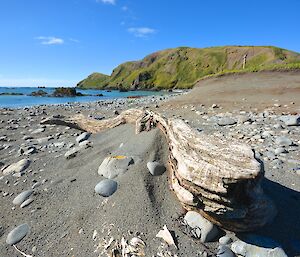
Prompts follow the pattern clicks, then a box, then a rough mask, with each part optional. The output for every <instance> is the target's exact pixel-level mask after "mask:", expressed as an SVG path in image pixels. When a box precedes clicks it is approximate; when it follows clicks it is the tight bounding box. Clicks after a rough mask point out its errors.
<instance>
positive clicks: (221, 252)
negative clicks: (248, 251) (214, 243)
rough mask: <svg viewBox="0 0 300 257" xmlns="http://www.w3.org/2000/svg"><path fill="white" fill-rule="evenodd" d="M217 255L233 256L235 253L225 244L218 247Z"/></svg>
mask: <svg viewBox="0 0 300 257" xmlns="http://www.w3.org/2000/svg"><path fill="white" fill-rule="evenodd" d="M217 257H235V254H234V253H233V252H232V251H231V249H230V248H229V247H228V246H226V245H221V246H219V248H218V252H217Z"/></svg>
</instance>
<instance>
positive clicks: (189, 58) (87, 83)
mask: <svg viewBox="0 0 300 257" xmlns="http://www.w3.org/2000/svg"><path fill="white" fill-rule="evenodd" d="M245 55H246V64H245V69H243V62H244V56H245ZM299 66H300V54H298V53H295V52H291V51H288V50H285V49H281V48H278V47H272V46H226V47H211V48H202V49H201V48H188V47H179V48H174V49H167V50H163V51H159V52H156V53H153V54H150V55H148V56H146V57H145V58H144V59H142V60H140V61H132V62H126V63H123V64H121V65H119V66H118V67H116V68H115V69H114V70H113V72H112V74H111V76H110V77H105V79H104V77H101V76H100V78H99V79H97V78H96V77H95V75H94V74H95V73H94V74H92V75H90V76H89V77H88V78H87V79H85V80H83V81H81V82H80V83H79V84H78V86H79V87H83V88H88V87H91V85H93V87H97V88H104V87H110V88H126V89H154V88H155V89H168V88H191V87H192V86H193V85H194V84H195V83H196V82H197V81H198V80H199V79H201V78H203V77H207V76H211V75H215V74H225V73H228V72H231V73H232V72H240V71H260V70H264V69H273V68H274V69H276V67H281V69H284V68H285V67H287V68H299Z"/></svg>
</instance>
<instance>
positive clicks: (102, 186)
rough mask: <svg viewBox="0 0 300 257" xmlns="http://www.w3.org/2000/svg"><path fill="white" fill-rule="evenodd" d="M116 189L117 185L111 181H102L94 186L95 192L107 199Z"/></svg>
mask: <svg viewBox="0 0 300 257" xmlns="http://www.w3.org/2000/svg"><path fill="white" fill-rule="evenodd" d="M117 189H118V183H117V182H116V181H114V180H112V179H104V180H102V181H101V182H99V183H98V184H97V185H96V186H95V192H96V193H97V194H99V195H101V196H104V197H108V196H111V195H112V194H114V193H115V192H116V191H117Z"/></svg>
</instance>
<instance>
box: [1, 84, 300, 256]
mask: <svg viewBox="0 0 300 257" xmlns="http://www.w3.org/2000/svg"><path fill="white" fill-rule="evenodd" d="M209 86H210V88H211V85H209ZM217 87H219V86H218V85H217ZM198 90H200V88H198V89H195V90H193V91H191V92H190V93H189V94H180V95H178V94H177V95H173V96H170V95H165V96H147V97H143V98H134V99H126V98H120V99H117V100H113V99H110V100H101V101H97V102H89V103H70V104H58V105H44V106H33V107H29V108H19V109H6V110H4V109H1V111H0V124H1V126H0V155H1V160H0V169H1V174H0V188H1V189H0V190H1V194H0V205H1V207H2V210H1V215H2V216H1V217H2V223H1V227H0V252H2V253H4V256H14V255H15V254H16V252H15V249H14V248H13V247H12V246H10V245H8V244H6V243H5V240H6V238H7V235H8V233H9V232H10V231H12V229H14V228H15V227H16V226H18V225H21V224H23V223H26V224H28V226H29V227H30V233H28V235H27V236H26V237H25V238H24V239H22V241H21V242H20V243H18V245H17V246H18V248H19V249H21V250H22V251H23V252H25V253H27V254H32V255H33V256H41V257H44V256H45V257H46V256H47V257H55V256H73V255H74V256H93V257H96V256H99V255H103V256H105V254H106V253H108V252H107V249H106V248H105V246H106V245H108V243H109V242H110V241H111V238H113V240H114V242H116V241H120V240H121V238H122V237H124V238H125V239H126V240H130V239H132V238H133V237H138V238H140V239H142V240H143V241H144V242H145V244H146V247H145V253H146V255H145V256H159V254H160V256H163V254H162V253H164V254H167V252H168V251H169V252H170V253H172V254H171V255H170V256H175V254H176V255H177V256H184V257H185V256H197V255H198V256H199V255H200V256H201V255H205V253H206V254H207V255H216V253H217V252H218V247H220V246H221V244H220V243H219V240H221V238H222V236H223V235H225V234H226V236H227V237H229V238H230V240H232V241H234V242H237V241H239V240H243V241H244V242H248V243H249V238H248V239H247V238H246V237H247V236H249V237H250V238H251V236H252V238H254V239H257V240H259V242H264V241H263V239H262V238H268V239H272V240H274V241H276V242H278V246H280V248H279V249H283V250H284V251H285V252H286V254H288V255H289V256H299V254H300V252H299V251H298V250H297V247H298V246H299V245H300V238H299V235H300V224H299V219H298V213H299V212H300V204H299V203H300V179H299V176H300V169H299V168H300V162H299V159H300V156H299V146H300V138H299V135H300V134H299V132H300V126H296V125H295V126H290V125H288V122H287V121H288V120H287V117H290V116H291V115H292V110H293V109H294V108H297V107H298V105H297V104H294V105H292V104H290V105H287V106H286V107H284V106H282V107H284V108H285V109H284V110H285V111H284V112H283V111H281V110H282V109H281V108H282V107H280V104H281V102H280V100H281V99H279V100H278V101H275V100H277V98H276V99H274V100H273V99H272V98H271V97H270V99H269V100H270V104H269V106H268V107H267V108H266V107H264V109H263V110H260V109H259V108H258V106H257V105H252V106H251V108H250V107H249V109H246V108H244V107H243V106H244V104H242V105H238V106H236V105H234V106H233V105H232V109H230V110H229V109H226V108H225V105H223V102H218V101H216V99H214V101H215V102H214V104H213V105H212V104H211V103H210V102H207V103H203V102H202V101H201V102H191V101H190V99H191V97H192V98H196V99H199V97H200V96H202V94H201V92H200V93H199V92H198ZM218 97H219V98H217V100H218V99H220V98H222V95H218ZM228 99H230V100H231V101H236V99H232V96H231V95H230V96H229V97H228ZM128 109H143V110H152V111H155V112H157V113H160V114H161V115H163V116H164V117H166V118H168V119H171V118H174V119H180V120H182V121H184V123H186V124H188V125H189V126H190V127H191V128H192V129H194V130H196V132H195V133H200V134H202V136H204V137H205V135H206V134H207V135H211V136H216V137H219V138H222V139H224V140H225V141H227V142H230V141H231V140H238V141H239V142H241V143H243V144H247V145H248V146H250V147H251V148H252V149H253V150H254V151H255V153H256V157H257V158H259V159H260V160H262V161H263V162H264V170H265V178H264V180H263V189H264V190H265V192H266V194H267V195H268V196H269V197H270V198H271V199H272V200H273V201H274V203H275V206H276V207H277V209H278V215H277V216H276V218H275V221H274V222H273V223H271V224H269V225H266V226H265V227H263V228H261V229H258V230H256V231H255V232H247V233H244V234H242V235H241V234H239V233H233V232H230V231H226V230H221V229H219V230H218V231H219V233H218V235H217V236H216V238H214V239H213V240H211V241H212V242H206V243H205V244H203V243H201V242H200V241H199V240H196V239H195V238H193V237H192V235H193V234H192V233H191V232H189V231H190V230H188V228H187V227H186V224H183V223H182V222H183V216H184V215H185V211H184V210H183V208H182V206H181V204H180V202H179V201H178V199H177V198H176V197H175V195H174V194H173V192H171V191H170V190H169V177H168V175H169V174H168V172H165V173H163V174H162V175H159V176H153V175H152V174H151V173H150V172H149V170H148V166H147V164H148V162H152V161H157V162H159V163H161V164H163V165H164V166H165V167H168V142H166V139H165V137H164V136H163V135H162V133H161V132H160V131H159V130H158V129H154V130H152V131H150V132H142V133H141V134H139V135H136V134H135V128H134V126H132V125H129V124H125V125H120V126H118V127H115V128H111V129H107V130H104V131H102V132H99V133H94V134H92V135H90V137H89V138H88V139H87V140H88V141H89V143H87V144H85V145H84V147H83V148H80V149H79V150H78V146H79V144H78V140H77V139H78V137H79V136H81V137H82V131H80V130H78V129H75V128H70V127H64V126H60V125H49V124H45V125H43V124H41V121H42V120H44V119H45V118H51V117H53V118H55V117H61V116H65V117H74V116H76V115H78V114H83V115H84V116H86V117H88V118H92V119H95V120H107V119H110V118H115V117H117V115H119V114H120V113H122V112H123V111H125V110H128ZM70 151H74V152H75V154H73V155H72V152H71V153H70ZM76 151H77V152H76ZM67 153H68V154H70V155H67ZM66 156H68V157H66ZM69 156H71V157H69ZM108 156H115V157H116V156H117V157H122V156H127V157H131V158H132V159H133V160H134V161H133V163H132V164H130V165H129V166H128V167H127V168H126V171H124V173H123V174H121V175H119V176H118V177H116V178H114V180H115V181H116V182H117V184H118V187H117V190H116V192H115V193H114V194H113V195H111V196H109V197H107V198H104V197H102V196H100V195H99V194H98V193H96V192H95V186H96V185H97V184H98V183H99V182H101V181H103V176H100V175H99V167H100V165H102V163H103V161H104V159H105V158H107V157H108ZM220 158H221V157H220ZM233 158H234V157H233ZM22 159H26V160H27V159H28V160H30V164H29V166H28V167H27V168H26V169H25V170H23V171H21V172H16V173H14V174H8V175H4V174H3V170H5V167H6V166H8V165H11V164H14V163H17V162H19V161H20V160H22ZM229 159H230V158H229ZM26 190H33V193H32V195H31V196H30V197H31V198H30V199H31V200H30V201H31V202H30V203H29V204H28V205H27V206H25V207H23V208H21V207H20V206H17V205H15V204H13V201H14V198H15V197H16V196H17V195H19V194H20V193H21V192H24V191H26ZM165 225H166V226H167V228H168V229H169V230H170V231H173V232H174V233H175V235H176V239H177V240H176V243H177V246H178V249H174V248H171V247H168V246H167V244H166V243H164V241H163V240H162V239H161V238H157V237H156V235H157V233H158V232H159V231H160V230H161V229H162V228H163V227H164V226H165ZM53 245H56V247H55V248H53ZM112 245H114V244H112ZM258 246H259V248H260V249H263V248H262V246H263V245H258ZM228 247H230V243H229V244H228ZM266 247H267V246H266ZM108 248H109V247H108ZM109 249H111V248H109ZM158 253H159V254H158ZM264 256H267V255H264ZM280 256H285V255H280Z"/></svg>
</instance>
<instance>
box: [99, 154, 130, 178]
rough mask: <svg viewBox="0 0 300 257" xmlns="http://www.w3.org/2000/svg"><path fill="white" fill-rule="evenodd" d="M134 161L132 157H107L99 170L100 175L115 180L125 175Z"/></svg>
mask: <svg viewBox="0 0 300 257" xmlns="http://www.w3.org/2000/svg"><path fill="white" fill-rule="evenodd" d="M133 163H134V161H133V159H132V158H131V157H127V156H123V155H118V156H109V157H106V158H105V159H104V160H103V162H102V163H101V165H100V166H99V169H98V174H99V175H101V176H103V177H105V178H108V179H113V178H115V177H117V176H119V175H121V174H124V173H125V172H126V171H127V169H128V166H129V165H131V164H133Z"/></svg>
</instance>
